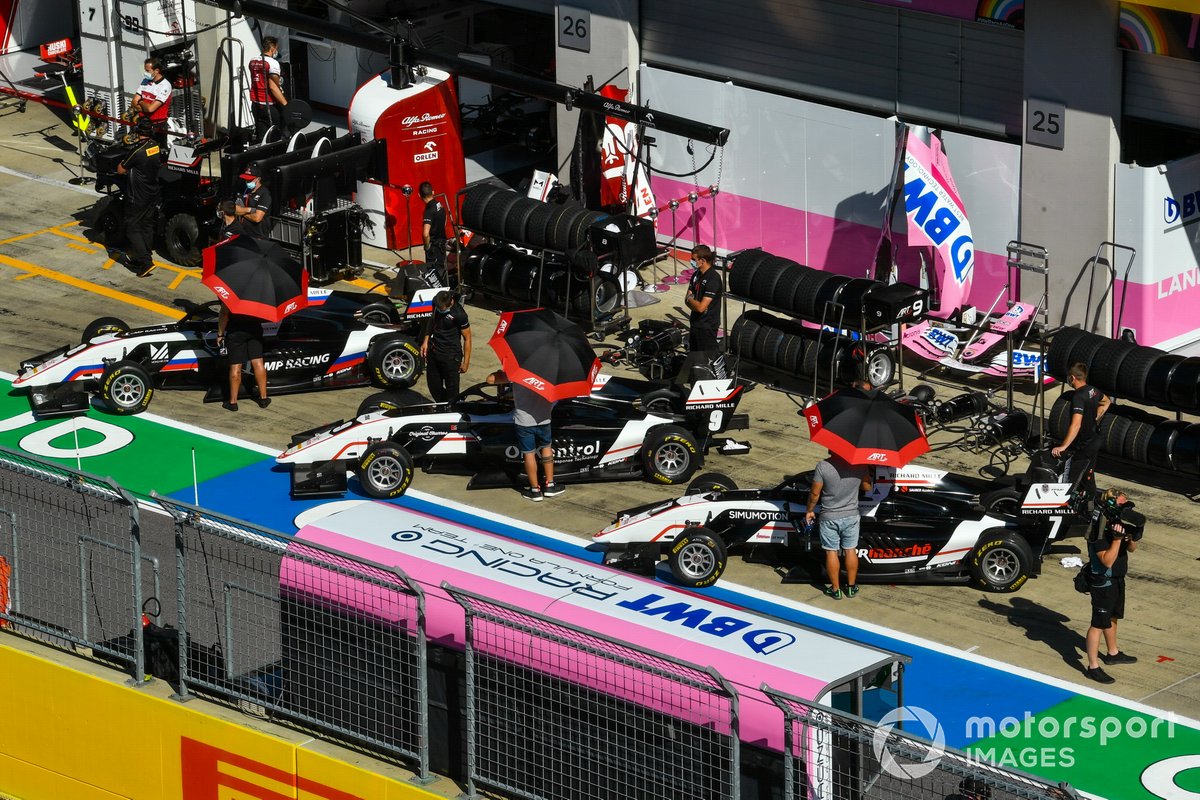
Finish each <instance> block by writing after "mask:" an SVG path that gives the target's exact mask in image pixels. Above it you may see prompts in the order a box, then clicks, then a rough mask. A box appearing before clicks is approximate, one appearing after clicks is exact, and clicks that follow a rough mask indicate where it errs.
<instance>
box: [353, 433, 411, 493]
mask: <svg viewBox="0 0 1200 800" xmlns="http://www.w3.org/2000/svg"><path fill="white" fill-rule="evenodd" d="M413 471H414V470H413V457H412V456H411V455H409V452H408V451H407V450H405V449H404V448H403V447H401V446H400V445H398V444H395V443H393V442H376V443H375V444H373V445H371V446H370V447H368V448H367V451H366V452H365V453H363V457H362V459H361V460H359V462H358V480H359V482H360V483H361V484H362V487H363V491H364V492H366V493H367V494H368V495H370V496H371V497H375V498H378V499H380V500H390V499H392V498H393V497H399V496H400V495H402V494H404V493H405V492H407V491H408V486H409V484H411V483H412V479H413Z"/></svg>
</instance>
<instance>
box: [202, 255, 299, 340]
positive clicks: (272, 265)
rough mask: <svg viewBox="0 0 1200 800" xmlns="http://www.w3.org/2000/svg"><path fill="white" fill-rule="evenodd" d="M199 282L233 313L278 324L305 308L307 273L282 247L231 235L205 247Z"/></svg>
mask: <svg viewBox="0 0 1200 800" xmlns="http://www.w3.org/2000/svg"><path fill="white" fill-rule="evenodd" d="M203 263H204V270H203V272H202V274H201V279H200V282H201V283H203V284H204V285H205V286H207V287H208V288H209V289H212V290H213V292H214V293H215V294H216V295H217V297H218V298H220V300H221V302H222V303H224V304H225V306H226V307H227V308H228V309H229V310H230V312H232V313H234V314H241V315H244V316H247V317H256V318H258V319H263V320H267V321H268V322H278V321H279V320H281V319H283V318H284V317H286V316H287V315H288V314H291V313H293V312H296V311H299V310H300V309H302V308H304V307H305V306H306V305H308V272H307V271H306V270H305V269H304V268H303V267H302V266H300V263H299V262H298V261H296V260H295V259H294V258H292V257H291V256H289V255H288V254H287V253H286V252H285V251H284V249H283V248H282V247H280V246H279V245H278V244H276V243H275V242H271V241H268V240H266V239H258V238H255V237H253V236H234V237H233V238H232V239H226V240H225V241H223V242H220V243H218V244H215V245H212V246H211V247H206V248H204V254H203Z"/></svg>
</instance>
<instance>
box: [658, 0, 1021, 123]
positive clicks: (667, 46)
mask: <svg viewBox="0 0 1200 800" xmlns="http://www.w3.org/2000/svg"><path fill="white" fill-rule="evenodd" d="M731 8H732V7H731V6H730V4H729V3H728V2H727V0H643V1H642V4H641V9H642V16H641V46H642V60H643V61H645V62H647V63H648V64H651V65H653V66H659V67H665V68H669V69H677V70H680V71H684V72H689V73H693V74H698V75H703V76H705V77H713V78H718V79H722V80H733V81H734V82H735V83H740V84H743V85H747V86H755V87H758V88H763V89H767V90H768V91H770V90H777V91H781V92H784V93H787V94H795V95H799V96H801V97H804V98H806V99H812V100H816V101H825V102H829V103H832V104H835V105H839V106H845V107H849V108H855V109H861V110H864V111H874V112H878V113H883V114H889V115H890V114H899V115H900V116H901V118H903V119H907V120H909V121H913V122H922V123H925V124H932V125H944V126H947V127H953V128H956V129H959V130H972V131H978V132H981V133H985V134H989V135H992V136H1013V137H1019V136H1020V135H1021V113H1022V112H1021V105H1022V91H1023V80H1024V79H1023V75H1024V34H1023V33H1022V32H1021V31H1019V30H1015V29H1010V28H1006V27H1002V26H997V25H986V24H981V23H975V22H969V21H964V20H958V19H951V18H948V17H939V16H936V15H933V14H919V13H915V12H911V11H907V10H903V9H897V8H890V7H886V6H878V5H873V4H870V3H864V2H858V1H857V0H764V2H761V3H750V4H740V5H737V7H736V13H734V12H733V11H731Z"/></svg>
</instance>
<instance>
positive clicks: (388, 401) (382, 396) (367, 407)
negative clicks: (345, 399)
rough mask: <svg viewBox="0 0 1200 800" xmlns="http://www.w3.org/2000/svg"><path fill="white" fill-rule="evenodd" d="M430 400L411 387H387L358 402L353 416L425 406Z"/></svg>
mask: <svg viewBox="0 0 1200 800" xmlns="http://www.w3.org/2000/svg"><path fill="white" fill-rule="evenodd" d="M431 402H432V401H430V399H429V398H428V397H426V396H425V395H423V394H421V393H420V392H415V391H413V390H412V389H389V390H388V391H386V392H376V393H375V394H373V395H369V396H368V397H367V399H366V400H363V401H362V402H361V403H359V404H358V411H357V412H355V416H356V417H361V416H362V415H363V414H373V413H375V412H376V411H390V410H391V409H393V408H407V407H408V406H427V405H430V404H431Z"/></svg>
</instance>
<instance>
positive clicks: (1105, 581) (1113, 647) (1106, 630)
mask: <svg viewBox="0 0 1200 800" xmlns="http://www.w3.org/2000/svg"><path fill="white" fill-rule="evenodd" d="M1099 505H1100V508H1101V509H1102V510H1103V511H1105V512H1107V513H1102V514H1100V515H1098V516H1097V519H1096V527H1095V529H1094V530H1093V531H1092V535H1089V536H1088V564H1087V566H1086V567H1084V569H1086V570H1090V571H1091V597H1092V621H1091V625H1090V626H1089V627H1088V631H1087V639H1086V641H1087V659H1088V665H1087V668H1086V669H1084V671H1083V672H1084V674H1085V675H1087V676H1088V677H1089V678H1091V679H1092V680H1094V681H1096V682H1097V683H1115V682H1116V679H1115V678H1113V677H1112V676H1111V675H1109V674H1108V673H1107V672H1105V671H1104V670H1103V669H1102V668H1101V667H1100V662H1101V661H1103V662H1104V663H1105V664H1107V665H1109V666H1113V665H1115V664H1136V663H1137V657H1135V656H1131V655H1127V654H1126V653H1123V652H1121V648H1120V647H1118V646H1117V621H1118V620H1121V619H1124V618H1125V576H1126V575H1127V574H1128V573H1129V553H1132V552H1133V551H1134V550H1137V546H1138V543H1137V539H1135V538H1134V537H1133V535H1132V530H1126V528H1125V526H1124V525H1122V524H1121V521H1120V517H1121V515H1120V510H1121V509H1122V508H1123V507H1125V506H1129V507H1130V508H1132V506H1133V504H1132V503H1130V502H1129V498H1128V497H1127V496H1126V495H1125V492H1123V491H1121V490H1120V489H1108V490H1107V491H1105V492H1104V494H1102V495H1101V496H1100V499H1099ZM1101 528H1103V532H1101ZM1139 535H1140V534H1139ZM1101 635H1103V636H1104V644H1105V648H1104V653H1103V654H1101V653H1100V637H1101Z"/></svg>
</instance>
